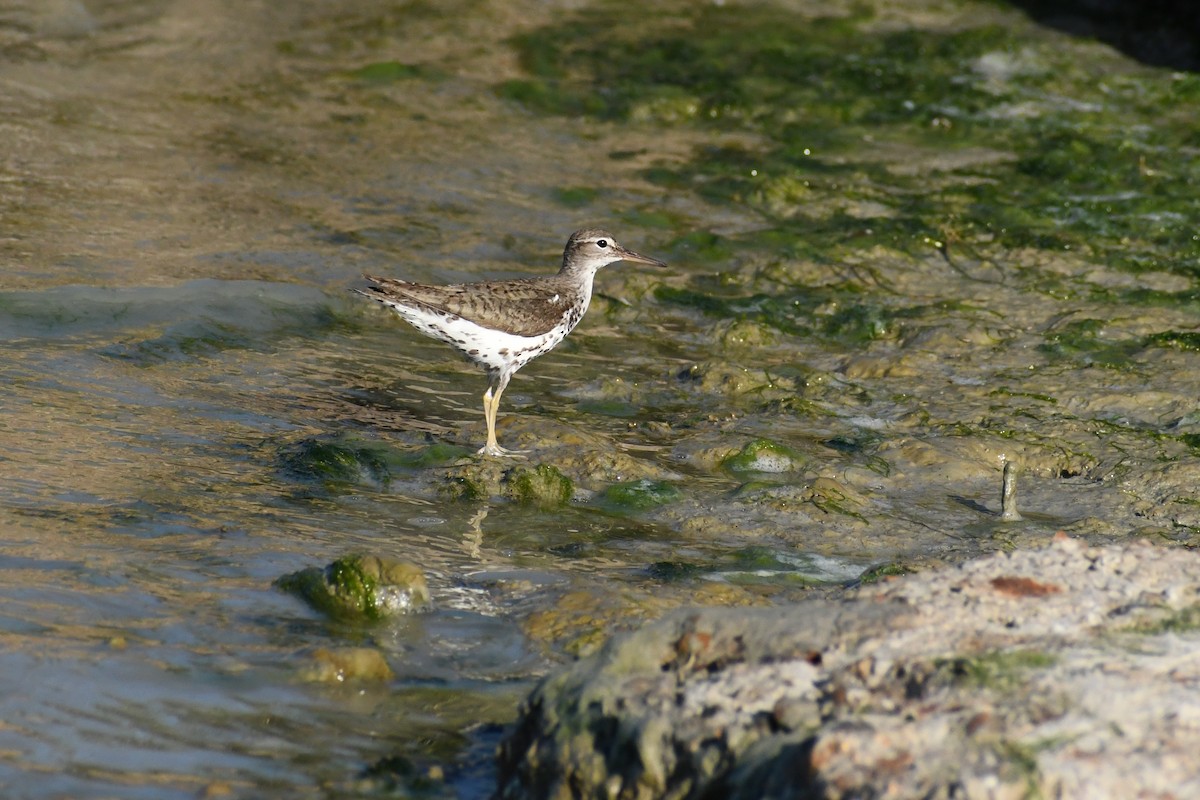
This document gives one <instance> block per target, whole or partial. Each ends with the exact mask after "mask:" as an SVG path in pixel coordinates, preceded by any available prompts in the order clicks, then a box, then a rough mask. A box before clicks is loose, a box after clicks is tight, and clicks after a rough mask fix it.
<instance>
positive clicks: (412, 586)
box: [274, 554, 429, 622]
mask: <svg viewBox="0 0 1200 800" xmlns="http://www.w3.org/2000/svg"><path fill="white" fill-rule="evenodd" d="M274 585H275V587H276V588H278V589H280V590H282V591H284V592H287V593H288V594H291V595H294V596H296V597H298V598H300V599H301V600H303V601H304V602H306V603H307V604H308V605H309V606H311V607H312V608H314V609H316V610H317V611H320V612H321V613H323V614H327V615H329V616H331V617H334V618H336V619H344V620H351V621H364V622H378V621H379V620H382V619H385V618H387V617H389V616H394V615H397V614H403V613H408V612H410V611H413V610H417V609H420V608H423V607H424V606H426V605H428V603H429V588H428V586H427V585H426V582H425V575H424V573H423V572H422V571H421V569H420V568H419V567H417V566H415V565H413V564H409V563H407V562H403V561H395V560H393V559H384V558H379V557H376V556H370V555H361V554H355V555H349V556H345V557H343V558H339V559H337V560H336V561H334V562H332V563H330V564H329V565H328V566H326V567H324V568H320V567H309V568H307V569H303V570H300V571H298V572H293V573H289V574H287V575H284V576H282V577H280V578H278V579H276V581H275V583H274Z"/></svg>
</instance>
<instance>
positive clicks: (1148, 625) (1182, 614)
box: [1130, 606, 1200, 635]
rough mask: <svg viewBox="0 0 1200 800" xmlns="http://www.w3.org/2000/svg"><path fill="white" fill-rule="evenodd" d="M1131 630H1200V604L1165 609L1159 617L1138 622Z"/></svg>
mask: <svg viewBox="0 0 1200 800" xmlns="http://www.w3.org/2000/svg"><path fill="white" fill-rule="evenodd" d="M1130 630H1132V631H1133V632H1134V633H1144V634H1148V635H1157V634H1161V633H1187V632H1191V631H1195V630H1200V606H1186V607H1184V608H1178V609H1171V610H1164V613H1162V615H1161V616H1160V617H1159V618H1158V619H1155V620H1150V621H1146V622H1141V623H1138V624H1136V625H1134V626H1133V627H1132V628H1130Z"/></svg>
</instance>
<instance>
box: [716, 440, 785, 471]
mask: <svg viewBox="0 0 1200 800" xmlns="http://www.w3.org/2000/svg"><path fill="white" fill-rule="evenodd" d="M803 464H804V457H803V456H801V455H800V454H799V453H797V452H796V451H794V450H792V449H791V448H790V447H787V446H785V445H782V444H779V443H778V442H772V441H771V440H770V439H755V440H754V441H751V442H748V443H747V444H746V445H745V446H744V447H743V448H742V449H741V450H740V451H739V452H737V453H735V454H733V455H731V456H729V457H728V458H726V459H725V460H724V461H722V462H721V466H722V467H724V468H725V469H727V470H730V471H731V472H792V471H794V470H797V469H800V468H801V467H802V466H803Z"/></svg>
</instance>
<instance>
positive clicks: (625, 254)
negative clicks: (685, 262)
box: [616, 245, 667, 267]
mask: <svg viewBox="0 0 1200 800" xmlns="http://www.w3.org/2000/svg"><path fill="white" fill-rule="evenodd" d="M616 252H617V254H618V255H619V256H621V260H622V261H636V262H638V263H639V264H653V265H654V266H656V267H665V266H666V265H667V262H665V261H659V260H658V259H657V258H651V257H650V256H644V255H642V254H641V253H635V252H633V251H632V250H626V249H625V248H624V247H621V246H620V245H617V251H616Z"/></svg>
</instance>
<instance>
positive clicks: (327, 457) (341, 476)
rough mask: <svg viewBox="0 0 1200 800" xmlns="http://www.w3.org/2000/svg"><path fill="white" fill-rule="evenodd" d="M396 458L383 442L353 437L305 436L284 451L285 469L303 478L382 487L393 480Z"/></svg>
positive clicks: (332, 482)
mask: <svg viewBox="0 0 1200 800" xmlns="http://www.w3.org/2000/svg"><path fill="white" fill-rule="evenodd" d="M393 460H394V455H393V454H392V453H389V452H388V450H387V448H386V447H384V446H383V445H382V444H378V443H374V442H364V441H361V440H358V439H352V438H346V439H333V438H330V439H323V438H321V439H318V438H314V439H304V440H303V441H300V442H296V443H294V444H292V445H290V446H288V447H287V448H285V449H284V451H283V452H282V453H281V454H280V461H281V463H282V466H283V469H284V471H285V472H287V473H288V474H290V475H291V476H293V477H295V478H299V479H301V480H314V481H321V482H323V483H325V484H339V483H342V484H345V483H349V484H370V485H373V486H380V487H386V486H387V485H388V484H389V483H391V480H392V471H391V462H392V461H393Z"/></svg>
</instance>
